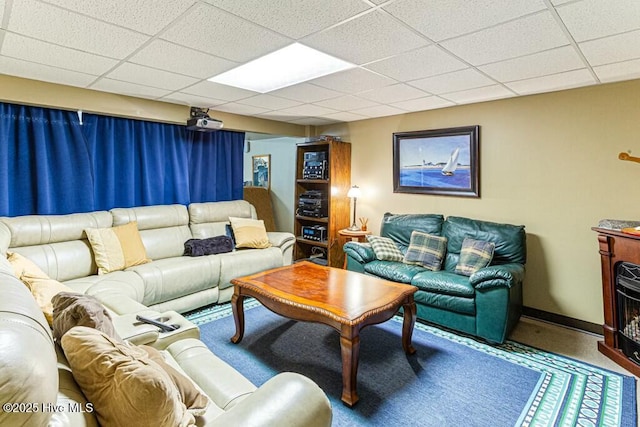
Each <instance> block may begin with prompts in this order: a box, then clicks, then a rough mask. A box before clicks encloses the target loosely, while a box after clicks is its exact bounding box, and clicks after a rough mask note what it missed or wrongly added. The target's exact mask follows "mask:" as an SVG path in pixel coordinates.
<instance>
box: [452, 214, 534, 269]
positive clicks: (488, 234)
mask: <svg viewBox="0 0 640 427" xmlns="http://www.w3.org/2000/svg"><path fill="white" fill-rule="evenodd" d="M442 234H443V236H445V237H446V238H447V242H448V243H447V257H446V260H445V269H446V270H447V271H455V268H456V265H457V264H458V260H459V258H460V250H461V249H462V242H464V239H465V237H468V238H471V239H474V240H481V241H485V242H493V243H494V244H495V250H494V254H493V259H492V261H491V265H495V264H507V263H517V264H525V262H526V260H527V244H526V234H525V232H524V226H523V225H511V224H498V223H495V222H489V221H480V220H476V219H470V218H462V217H455V216H450V217H447V220H446V221H445V222H444V225H443V227H442Z"/></svg>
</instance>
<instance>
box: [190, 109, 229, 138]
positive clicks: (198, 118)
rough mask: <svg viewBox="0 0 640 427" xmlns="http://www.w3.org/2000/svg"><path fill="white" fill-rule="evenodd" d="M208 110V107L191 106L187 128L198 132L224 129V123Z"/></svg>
mask: <svg viewBox="0 0 640 427" xmlns="http://www.w3.org/2000/svg"><path fill="white" fill-rule="evenodd" d="M208 112H209V109H208V108H198V107H191V118H190V119H188V120H187V129H188V130H195V131H197V132H214V131H216V130H219V129H222V127H223V126H224V123H222V121H221V120H217V119H212V118H211V117H209V114H207V113H208Z"/></svg>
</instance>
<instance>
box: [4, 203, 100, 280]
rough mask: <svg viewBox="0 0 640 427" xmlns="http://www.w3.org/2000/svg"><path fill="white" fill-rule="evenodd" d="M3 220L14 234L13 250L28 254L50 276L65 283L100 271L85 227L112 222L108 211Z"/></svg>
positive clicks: (12, 239) (11, 241) (11, 242)
mask: <svg viewBox="0 0 640 427" xmlns="http://www.w3.org/2000/svg"><path fill="white" fill-rule="evenodd" d="M0 222H2V223H3V224H4V226H5V227H6V228H7V229H8V230H9V231H10V233H11V240H10V243H9V248H8V249H9V250H10V251H12V252H17V253H19V254H21V255H24V256H25V257H26V258H28V259H30V260H31V261H33V262H34V263H35V264H36V265H37V266H38V267H40V268H41V269H42V270H43V271H44V272H45V273H46V274H47V275H48V276H49V277H51V278H52V279H55V280H58V281H61V282H64V281H66V280H71V279H76V278H79V277H86V276H91V275H92V274H96V271H97V266H96V264H95V261H94V258H93V252H92V251H91V245H90V244H89V242H88V241H87V236H86V234H85V232H84V229H85V228H102V227H111V224H112V220H111V215H110V214H109V212H106V211H96V212H89V213H79V214H70V215H25V216H18V217H12V218H6V217H5V218H0ZM2 228H4V227H2ZM0 234H4V233H0Z"/></svg>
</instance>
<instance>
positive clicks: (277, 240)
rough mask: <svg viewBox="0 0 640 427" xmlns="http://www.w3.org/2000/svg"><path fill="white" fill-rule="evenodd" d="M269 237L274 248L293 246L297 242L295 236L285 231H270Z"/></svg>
mask: <svg viewBox="0 0 640 427" xmlns="http://www.w3.org/2000/svg"><path fill="white" fill-rule="evenodd" d="M267 237H268V238H269V242H271V244H272V245H273V246H276V247H279V248H280V247H282V246H288V245H293V242H294V241H295V240H296V238H295V236H294V235H293V234H291V233H288V232H284V231H268V232H267Z"/></svg>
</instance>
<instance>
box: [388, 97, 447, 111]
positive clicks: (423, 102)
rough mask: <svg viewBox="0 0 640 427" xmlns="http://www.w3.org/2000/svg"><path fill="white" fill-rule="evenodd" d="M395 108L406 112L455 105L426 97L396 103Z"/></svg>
mask: <svg viewBox="0 0 640 427" xmlns="http://www.w3.org/2000/svg"><path fill="white" fill-rule="evenodd" d="M391 105H392V106H393V107H396V108H400V109H402V110H406V111H424V110H434V109H436V108H444V107H450V106H452V105H455V104H454V103H453V102H451V101H448V100H446V99H442V98H440V97H439V96H426V97H424V98H418V99H410V100H408V101H400V102H394V103H392V104H391Z"/></svg>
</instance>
